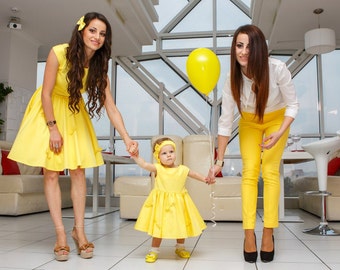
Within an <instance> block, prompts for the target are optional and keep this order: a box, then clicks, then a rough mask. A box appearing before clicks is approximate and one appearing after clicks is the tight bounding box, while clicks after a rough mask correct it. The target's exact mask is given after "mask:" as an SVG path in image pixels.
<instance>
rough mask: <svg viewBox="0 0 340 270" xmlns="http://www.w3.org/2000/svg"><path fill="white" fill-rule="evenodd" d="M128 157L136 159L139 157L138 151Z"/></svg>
mask: <svg viewBox="0 0 340 270" xmlns="http://www.w3.org/2000/svg"><path fill="white" fill-rule="evenodd" d="M130 155H131V157H132V158H138V157H139V150H137V151H135V152H132V153H131V154H130Z"/></svg>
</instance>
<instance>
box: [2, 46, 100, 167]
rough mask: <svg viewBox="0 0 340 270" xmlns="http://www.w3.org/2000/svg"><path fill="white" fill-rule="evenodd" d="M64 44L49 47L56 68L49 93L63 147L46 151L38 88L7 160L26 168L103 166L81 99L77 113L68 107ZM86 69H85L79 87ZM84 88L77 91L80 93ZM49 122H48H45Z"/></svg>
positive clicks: (84, 80)
mask: <svg viewBox="0 0 340 270" xmlns="http://www.w3.org/2000/svg"><path fill="white" fill-rule="evenodd" d="M67 47H68V44H60V45H56V46H54V47H53V51H54V52H55V54H56V56H57V59H58V62H59V68H58V72H57V77H56V81H55V86H54V89H53V92H52V105H53V111H54V116H55V120H56V121H57V125H58V129H59V131H60V133H61V135H62V137H63V142H64V144H63V147H62V149H61V152H60V153H59V154H55V153H54V152H52V151H51V150H50V148H49V139H50V132H49V128H48V126H47V125H46V120H47V119H45V115H44V112H43V108H42V102H41V92H42V87H39V88H38V89H37V90H36V91H35V92H34V94H33V96H32V98H31V100H30V101H29V103H28V105H27V108H26V111H25V114H24V117H23V119H22V123H21V125H20V128H19V131H18V134H17V136H16V139H15V141H14V143H13V146H12V148H11V151H10V153H9V156H8V157H9V158H10V159H13V160H15V161H17V162H21V163H24V164H27V165H30V166H37V167H44V168H47V169H49V170H54V171H62V170H64V169H76V168H77V167H81V168H91V167H96V166H99V165H102V164H103V158H102V155H101V150H102V149H101V148H100V146H99V144H98V141H97V137H96V134H95V132H94V128H93V125H92V122H91V119H90V117H89V114H88V112H87V109H86V108H85V102H84V100H83V99H81V101H80V102H79V109H80V111H79V113H72V112H71V111H70V110H69V108H68V100H69V93H68V91H67V80H66V77H67V71H68V69H67V62H66V48H67ZM87 74H88V70H87V69H85V75H84V78H83V85H85V83H86V78H87ZM84 92H85V90H84V89H82V90H81V93H82V94H83V93H84ZM48 120H51V119H48Z"/></svg>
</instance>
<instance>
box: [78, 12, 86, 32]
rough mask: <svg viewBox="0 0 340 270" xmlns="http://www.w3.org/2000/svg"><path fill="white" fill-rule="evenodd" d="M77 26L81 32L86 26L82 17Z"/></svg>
mask: <svg viewBox="0 0 340 270" xmlns="http://www.w3.org/2000/svg"><path fill="white" fill-rule="evenodd" d="M77 25H78V31H81V30H83V29H84V27H85V26H86V23H85V22H84V16H82V17H81V18H80V19H79V20H78V21H77Z"/></svg>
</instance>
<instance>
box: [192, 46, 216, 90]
mask: <svg viewBox="0 0 340 270" xmlns="http://www.w3.org/2000/svg"><path fill="white" fill-rule="evenodd" d="M186 68H187V74H188V78H189V80H190V82H191V84H192V85H193V86H194V87H195V88H196V89H197V90H198V91H200V92H201V93H202V94H205V95H208V94H209V93H210V92H211V91H212V90H213V89H214V87H215V86H216V84H217V81H218V78H219V77H220V61H219V60H218V58H217V56H216V54H215V53H214V52H213V51H211V50H209V49H207V48H198V49H195V50H193V51H192V52H191V53H190V54H189V57H188V59H187V65H186Z"/></svg>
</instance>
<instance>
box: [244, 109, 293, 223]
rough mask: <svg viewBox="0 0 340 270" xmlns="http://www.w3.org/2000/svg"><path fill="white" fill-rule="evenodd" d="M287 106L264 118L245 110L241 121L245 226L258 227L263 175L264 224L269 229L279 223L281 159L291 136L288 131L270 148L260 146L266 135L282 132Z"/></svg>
mask: <svg viewBox="0 0 340 270" xmlns="http://www.w3.org/2000/svg"><path fill="white" fill-rule="evenodd" d="M284 113H285V109H281V110H277V111H274V112H271V113H267V114H265V115H264V118H263V121H262V122H259V121H258V118H257V117H255V115H254V114H251V113H242V115H243V117H241V119H240V122H239V140H240V152H241V156H242V166H243V168H242V218H243V229H254V228H255V223H256V208H257V196H258V179H259V176H260V172H261V173H262V178H263V210H264V215H263V223H264V227H266V228H276V227H278V226H279V217H278V216H279V214H278V212H279V197H280V161H281V158H282V154H283V151H284V149H285V145H286V141H287V138H288V135H289V129H287V130H286V131H285V133H284V134H283V135H282V137H281V138H280V139H279V141H278V142H277V143H276V144H275V145H274V146H273V147H272V148H271V149H269V150H263V151H262V148H261V147H260V144H261V143H262V139H263V137H264V136H266V135H270V134H271V133H273V132H275V131H278V130H279V129H280V126H281V124H282V122H283V119H284Z"/></svg>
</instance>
